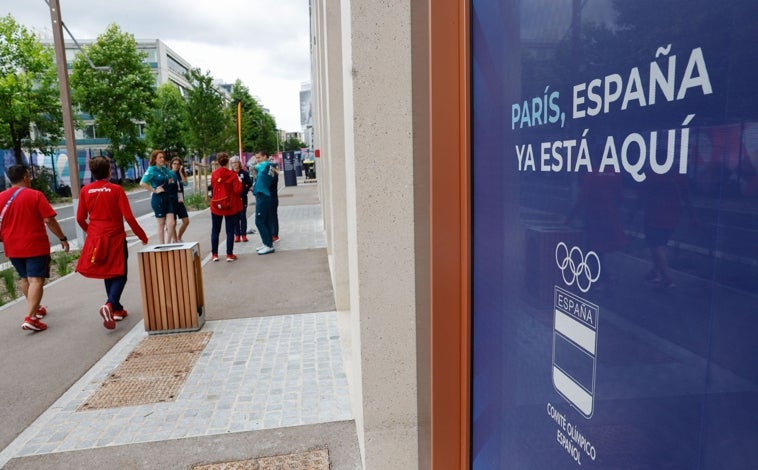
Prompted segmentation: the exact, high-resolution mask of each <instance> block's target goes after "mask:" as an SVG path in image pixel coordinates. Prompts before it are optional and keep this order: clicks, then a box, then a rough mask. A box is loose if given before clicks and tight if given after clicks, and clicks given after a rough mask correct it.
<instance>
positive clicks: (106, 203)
mask: <svg viewBox="0 0 758 470" xmlns="http://www.w3.org/2000/svg"><path fill="white" fill-rule="evenodd" d="M124 220H126V223H128V224H129V227H131V229H132V231H133V232H134V234H135V235H136V236H137V237H138V238H139V239H140V240H141V241H142V242H145V243H146V242H147V235H146V234H145V231H144V230H142V227H140V225H139V223H137V219H135V218H134V214H133V213H132V208H131V207H130V206H129V199H127V197H126V193H125V192H124V190H123V188H121V186H119V185H117V184H113V183H109V182H108V181H106V180H98V181H95V182H93V183H90V184H88V185H87V186H85V187H83V188H82V191H81V194H80V199H79V207H78V208H77V211H76V221H77V223H78V224H79V226H80V227H81V228H82V230H84V231H85V232H86V233H87V238H86V239H85V240H84V246H83V247H82V252H81V256H80V257H79V261H78V262H77V264H76V271H77V272H78V273H79V274H81V275H82V276H84V277H90V278H95V279H110V278H113V277H118V276H123V275H124V273H125V272H126V257H125V256H124V241H125V240H126V231H125V230H124Z"/></svg>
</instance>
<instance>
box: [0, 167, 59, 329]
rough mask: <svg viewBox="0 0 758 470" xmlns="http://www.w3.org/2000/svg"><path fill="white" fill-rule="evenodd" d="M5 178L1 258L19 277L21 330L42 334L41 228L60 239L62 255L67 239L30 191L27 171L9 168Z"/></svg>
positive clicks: (44, 265) (0, 200) (45, 247)
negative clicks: (22, 300)
mask: <svg viewBox="0 0 758 470" xmlns="http://www.w3.org/2000/svg"><path fill="white" fill-rule="evenodd" d="M6 174H7V175H8V179H10V182H11V185H12V186H11V187H10V188H8V189H6V190H5V191H3V192H2V193H0V207H1V208H2V209H0V239H2V240H3V245H4V248H5V256H7V257H8V259H10V261H11V263H12V264H13V267H14V268H16V271H17V272H18V275H19V277H21V291H22V292H23V293H24V297H26V303H27V307H28V309H27V315H26V318H24V322H23V323H22V324H21V328H22V329H24V330H31V331H43V330H46V329H47V325H46V324H44V323H43V322H42V321H40V319H41V318H44V317H45V315H46V314H47V309H46V308H45V307H42V306H41V305H40V302H41V301H42V294H43V290H44V287H43V286H44V285H45V279H46V278H49V277H50V241H49V240H48V239H47V231H46V230H45V227H46V226H47V229H48V230H50V231H51V232H52V233H53V234H54V235H55V236H56V237H58V238H59V239H60V241H61V246H62V247H63V250H64V251H66V252H68V250H69V246H68V239H67V238H66V235H64V234H63V230H61V227H60V225H58V221H57V220H55V216H56V215H57V214H56V213H55V210H54V209H53V207H52V206H51V205H50V203H49V202H48V201H47V199H45V195H44V194H42V193H41V192H40V191H37V190H36V189H31V182H32V178H31V174H30V173H29V168H27V167H26V166H24V165H13V166H11V167H9V168H8V169H7V170H6Z"/></svg>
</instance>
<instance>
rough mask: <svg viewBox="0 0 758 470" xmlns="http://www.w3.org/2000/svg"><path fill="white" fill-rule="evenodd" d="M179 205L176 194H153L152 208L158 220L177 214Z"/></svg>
mask: <svg viewBox="0 0 758 470" xmlns="http://www.w3.org/2000/svg"><path fill="white" fill-rule="evenodd" d="M177 204H178V202H177V197H176V195H175V194H171V195H169V194H166V193H161V194H153V196H152V198H151V199H150V207H152V208H153V212H154V213H155V217H156V218H158V219H162V218H164V217H166V214H175V213H176V206H177Z"/></svg>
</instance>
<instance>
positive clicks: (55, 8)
mask: <svg viewBox="0 0 758 470" xmlns="http://www.w3.org/2000/svg"><path fill="white" fill-rule="evenodd" d="M48 5H49V6H50V20H51V21H52V23H53V43H54V45H55V62H56V63H57V65H58V88H59V89H60V93H61V110H62V111H63V135H64V136H65V138H66V153H67V154H68V173H69V177H70V178H71V202H72V203H73V206H74V214H76V210H77V207H78V206H79V186H80V184H79V162H78V160H77V157H76V137H75V136H74V116H73V113H72V112H71V93H70V91H69V86H68V64H67V63H66V48H65V43H64V41H63V20H62V19H61V9H60V5H59V2H58V0H50V1H49V3H48ZM74 226H75V227H76V240H77V243H78V245H79V248H81V247H82V244H83V242H84V234H83V233H82V230H81V228H80V227H79V224H74Z"/></svg>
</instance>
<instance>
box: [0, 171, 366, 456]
mask: <svg viewBox="0 0 758 470" xmlns="http://www.w3.org/2000/svg"><path fill="white" fill-rule="evenodd" d="M253 210H254V205H253V206H251V207H250V208H249V210H248V214H249V215H250V218H249V220H250V225H249V228H253V227H254V223H253V219H254V214H253ZM279 217H280V221H281V223H280V225H281V227H282V229H281V234H280V235H281V237H282V241H281V242H280V243H279V245H278V246H277V252H276V253H273V254H270V255H266V256H259V255H257V254H256V253H255V247H256V246H258V245H260V239H259V237H258V236H257V235H250V236H249V237H250V242H248V243H237V244H235V254H237V255H238V256H239V260H238V261H236V262H234V263H227V262H225V261H224V256H223V251H224V248H223V247H224V243H223V239H222V243H221V247H220V250H219V251H220V252H222V253H221V261H219V262H217V263H212V262H209V260H210V256H209V252H210V249H209V248H210V247H209V246H208V245H209V231H210V215H209V213H208V212H207V211H202V212H197V213H193V214H191V222H190V226H189V230H188V232H187V233H186V234H185V237H184V239H185V241H199V242H200V248H201V253H202V254H203V255H204V259H203V283H204V292H205V304H206V323H205V325H204V326H203V328H202V329H201V331H202V332H210V333H212V335H211V338H210V341H209V342H208V344H207V345H206V346H205V348H204V349H203V350H202V352H201V354H200V356H199V358H198V360H197V362H196V363H195V365H194V367H193V368H192V370H191V372H190V373H189V375H188V376H187V380H186V382H185V383H184V385H183V387H182V388H181V391H180V392H179V394H178V395H177V396H176V398H175V399H174V400H173V401H168V402H164V403H154V404H146V405H137V406H120V407H113V408H106V409H98V410H87V411H78V409H79V408H80V407H81V406H82V404H84V403H86V402H87V400H88V398H90V396H91V395H92V394H93V393H94V392H95V391H96V390H97V389H98V388H99V387H100V386H101V384H102V383H103V382H104V381H106V379H108V377H109V376H110V375H111V373H112V372H113V370H114V369H115V368H116V367H118V366H119V365H120V364H122V363H123V362H124V360H125V359H126V358H127V356H128V355H129V354H130V353H131V352H132V351H133V350H134V349H135V347H136V346H137V345H138V344H139V343H140V342H141V341H143V340H144V339H145V338H147V337H148V336H152V335H147V333H146V332H145V330H144V324H143V322H142V321H141V318H142V312H141V303H140V304H138V303H137V302H136V299H135V300H132V301H131V302H130V304H129V313H130V315H129V319H130V320H132V321H134V320H133V319H132V317H137V319H138V321H136V323H134V325H133V326H132V327H131V328H130V329H129V331H128V332H126V333H125V334H124V335H123V337H121V338H120V340H118V342H116V343H115V345H114V346H113V347H112V348H111V349H110V350H108V351H107V352H106V353H105V354H104V355H103V356H102V358H100V359H99V360H98V361H97V362H96V363H95V364H94V365H92V367H91V368H89V370H87V371H86V373H84V375H82V376H81V377H80V378H79V379H78V380H76V381H75V382H74V383H73V384H72V385H71V386H70V387H69V388H68V389H67V391H66V392H65V393H63V394H62V395H61V396H60V397H59V398H58V399H57V400H56V401H55V402H54V403H52V405H51V406H49V407H48V408H47V409H46V410H40V413H41V414H40V415H39V417H38V418H37V419H36V420H34V422H32V423H31V424H30V425H28V426H27V427H26V428H25V429H23V430H19V432H20V434H19V435H18V436H17V437H16V438H15V439H14V440H13V441H12V442H11V443H10V444H9V445H8V446H7V447H6V448H5V449H3V450H2V452H0V466H3V465H5V466H4V467H3V468H35V469H39V468H156V469H157V468H177V469H178V468H192V466H194V465H200V464H209V463H216V462H225V461H230V460H245V459H253V458H257V457H266V456H273V455H281V454H291V453H295V452H303V451H306V450H313V449H323V448H326V449H328V452H329V458H330V464H331V468H332V469H357V468H360V457H359V455H358V450H357V437H356V434H355V424H354V422H353V420H352V414H351V410H350V398H349V390H348V382H347V378H346V373H345V366H344V360H343V355H344V351H343V344H344V341H345V338H340V328H339V327H338V323H339V322H340V321H341V320H340V317H339V314H338V313H337V312H335V311H334V300H333V293H332V290H331V281H330V276H329V271H328V260H327V255H326V249H325V246H326V245H325V239H324V232H323V225H322V224H323V223H322V218H321V206H320V204H319V203H318V199H317V187H316V185H302V184H301V185H299V186H296V187H287V188H283V189H282V193H281V199H280V210H279ZM140 224H141V225H142V226H143V228H145V230H146V231H147V233H148V235H149V236H150V237H151V242H152V241H153V240H154V234H155V223H154V219H153V218H152V216H149V217H143V218H141V220H140ZM222 236H223V235H222ZM139 249H141V245H139V243H137V244H135V245H134V246H132V247H131V248H130V279H129V284H130V292H132V293H133V292H134V287H135V286H136V287H137V289H139V278H138V274H137V270H136V269H133V265H134V263H135V262H136V259H135V258H136V257H137V256H136V255H135V253H136V251H139ZM77 277H78V275H77V274H74V275H70V276H68V277H66V278H63V279H61V280H60V281H58V283H60V284H65V283H67V282H71V281H73V280H76V279H77ZM70 280H71V281H70ZM90 281H91V280H90ZM71 284H72V288H73V287H74V286H76V288H79V287H78V286H80V285H82V283H81V282H71ZM86 285H87V286H88V287H89V288H91V289H102V287H101V285H100V284H99V283H98V282H90V283H88V284H86ZM69 294H70V295H72V296H74V297H75V296H76V295H77V293H76V292H69ZM49 295H52V294H50V293H48V292H47V291H46V295H45V300H46V301H47V302H48V303H49V302H51V298H50V297H48V296H49ZM51 320H52V318H51ZM125 322H126V320H125ZM49 323H50V325H51V326H50V330H48V331H47V332H44V333H38V334H37V335H34V339H35V340H37V339H39V340H44V339H45V338H44V335H47V334H48V333H50V332H51V331H54V328H55V326H56V325H55V324H54V323H53V322H52V321H51V322H49ZM122 326H125V325H124V322H122V323H121V324H119V327H122ZM99 328H100V330H99V331H98V330H96V329H93V331H92V332H90V334H92V335H97V334H103V335H105V334H107V330H105V329H103V328H102V326H100V327H99ZM20 331H21V330H19V332H20ZM18 334H22V333H18ZM182 334H183V333H182ZM28 339H31V338H28ZM70 359H71V360H75V357H72V358H70ZM235 468H247V467H235ZM250 468H253V467H250ZM256 468H257V467H256ZM303 468H305V467H303Z"/></svg>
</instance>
